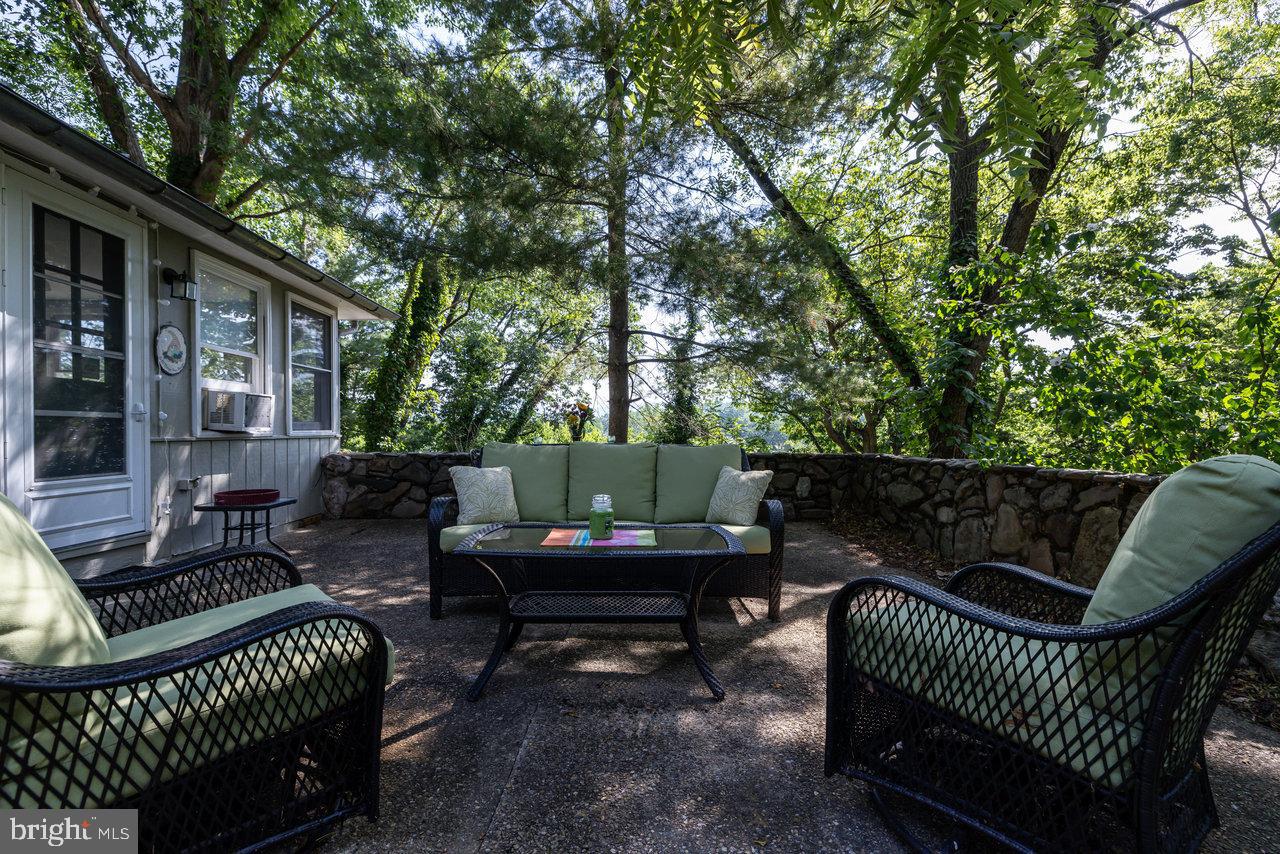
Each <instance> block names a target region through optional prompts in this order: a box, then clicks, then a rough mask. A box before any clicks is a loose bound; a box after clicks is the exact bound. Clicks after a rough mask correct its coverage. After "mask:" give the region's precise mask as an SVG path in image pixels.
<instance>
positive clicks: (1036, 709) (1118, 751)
mask: <svg viewBox="0 0 1280 854" xmlns="http://www.w3.org/2000/svg"><path fill="white" fill-rule="evenodd" d="M1078 654H1079V647H1078V646H1077V645H1074V644H1062V643H1055V642H1052V641H1037V640H1021V639H1019V638H1016V637H1013V636H1011V635H1008V634H1005V633H1003V632H1000V631H997V630H996V629H992V628H988V627H986V626H982V625H981V624H978V623H971V622H969V621H967V620H965V619H964V618H962V617H959V616H957V615H955V614H952V613H950V612H948V611H946V610H944V609H942V608H938V607H937V606H935V605H932V604H929V603H927V602H921V601H919V600H912V601H910V602H909V603H908V604H905V605H893V606H889V607H885V608H877V609H871V610H866V611H857V612H854V613H853V614H851V615H850V618H849V647H848V656H849V661H850V662H851V663H852V664H853V666H855V667H856V668H858V669H859V670H861V671H863V672H865V673H869V674H871V675H872V676H874V677H876V678H878V679H879V680H881V681H882V682H884V683H886V684H888V685H890V686H892V687H893V688H895V689H897V690H898V691H901V692H903V693H904V694H907V695H909V696H912V697H915V698H918V699H920V700H923V701H925V702H927V703H929V704H931V705H933V706H934V707H936V708H939V709H942V710H945V711H947V712H950V713H951V714H952V715H955V716H957V717H960V718H963V719H965V720H967V721H969V722H970V723H972V724H975V725H977V726H979V727H981V728H982V729H984V730H986V731H987V732H989V733H992V734H993V735H996V736H999V737H1002V738H1007V739H1009V740H1011V741H1013V742H1015V743H1018V744H1021V745H1023V746H1024V747H1027V748H1029V749H1031V750H1034V751H1035V752H1037V753H1039V754H1040V755H1042V756H1044V757H1046V758H1049V759H1053V760H1055V761H1057V762H1060V763H1062V764H1063V765H1066V766H1068V767H1070V768H1072V769H1073V770H1075V771H1077V772H1079V773H1081V774H1084V775H1086V776H1087V777H1089V778H1090V779H1092V780H1094V781H1096V782H1098V783H1102V784H1104V785H1107V786H1112V787H1119V786H1122V785H1124V784H1126V783H1127V782H1128V781H1129V780H1130V779H1131V778H1132V776H1133V774H1134V771H1135V764H1134V762H1135V755H1136V752H1137V749H1138V745H1139V743H1140V742H1141V740H1142V727H1141V725H1139V724H1133V725H1129V724H1126V723H1125V722H1124V721H1122V720H1121V719H1119V718H1117V717H1115V716H1113V715H1110V714H1108V713H1107V712H1105V711H1103V710H1100V709H1098V708H1095V707H1094V706H1093V705H1091V704H1090V703H1088V702H1085V701H1084V700H1082V699H1080V691H1079V688H1080V686H1079V684H1078V681H1077V680H1078V672H1079V671H1078V668H1077V667H1076V660H1077V656H1078Z"/></svg>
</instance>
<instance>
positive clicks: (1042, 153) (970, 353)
mask: <svg viewBox="0 0 1280 854" xmlns="http://www.w3.org/2000/svg"><path fill="white" fill-rule="evenodd" d="M1073 133H1074V129H1073V128H1061V127H1059V128H1051V129H1045V130H1043V131H1041V132H1040V140H1041V142H1040V145H1038V146H1037V148H1036V157H1037V160H1038V165H1037V166H1036V167H1035V168H1034V169H1032V170H1031V174H1030V176H1029V178H1028V180H1029V183H1030V187H1029V190H1028V195H1027V196H1025V197H1019V198H1016V199H1014V200H1013V203H1012V204H1011V205H1010V206H1009V212H1008V214H1007V215H1006V217H1005V221H1004V227H1003V229H1002V231H1001V235H1000V249H1002V250H1003V251H1004V252H1007V253H1010V254H1013V255H1021V254H1022V253H1023V252H1025V251H1026V248H1027V241H1028V239H1029V238H1030V236H1031V227H1032V226H1033V225H1034V224H1035V220H1036V215H1037V214H1038V213H1039V211H1040V205H1041V203H1042V202H1043V200H1044V196H1045V193H1047V192H1048V190H1049V185H1050V183H1051V182H1052V180H1053V176H1054V174H1055V173H1056V172H1057V169H1058V166H1059V164H1060V163H1061V161H1062V155H1063V153H1064V152H1065V151H1066V148H1067V145H1068V144H1069V143H1070V141H1071V137H1072V135H1073ZM985 151H986V146H985V143H984V144H982V147H981V149H980V150H978V151H977V152H976V154H975V153H974V152H972V151H970V147H969V146H962V147H959V148H957V149H956V151H955V152H954V153H953V154H951V155H950V156H949V157H948V177H949V179H950V184H951V240H950V243H949V252H948V267H951V268H954V267H957V266H962V265H964V264H968V263H972V262H973V261H976V260H978V257H979V251H978V227H977V223H978V167H979V165H980V160H981V157H982V155H983V154H984V153H985ZM1007 272H1008V274H1009V275H1012V273H1013V271H1012V270H1010V271H1007ZM1007 278H1008V276H1007V275H1000V276H994V275H988V276H987V277H986V283H985V284H984V285H983V287H982V289H981V291H980V292H979V293H977V294H973V293H971V292H969V288H968V287H967V286H966V285H964V284H963V282H964V279H963V277H962V276H956V277H954V278H952V279H951V282H952V285H953V288H952V298H953V299H956V300H957V301H958V303H959V304H960V306H961V308H960V310H959V313H958V315H957V317H956V320H955V326H954V327H953V330H952V333H951V336H950V338H949V346H950V347H951V348H952V350H953V356H952V360H951V362H950V364H949V366H948V369H947V371H946V373H945V380H944V385H943V389H942V397H941V399H940V401H939V405H938V411H937V416H936V418H935V420H934V423H933V424H932V426H931V428H930V431H929V437H930V450H929V453H930V455H931V456H935V457H942V458H949V457H959V456H963V455H964V453H965V451H966V449H967V446H968V443H969V439H970V437H971V435H972V432H973V418H974V412H975V409H974V405H973V404H974V402H975V401H976V400H977V398H978V393H977V388H978V381H979V379H980V377H981V374H982V369H983V367H984V365H986V361H987V353H988V352H989V351H990V349H991V341H992V329H991V326H990V324H989V323H988V322H986V321H988V320H989V317H990V314H991V312H992V311H994V310H995V309H996V308H997V307H998V306H999V305H1000V302H1001V300H1002V299H1003V292H1004V288H1003V284H1004V281H1005V280H1007Z"/></svg>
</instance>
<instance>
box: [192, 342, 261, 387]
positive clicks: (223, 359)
mask: <svg viewBox="0 0 1280 854" xmlns="http://www.w3.org/2000/svg"><path fill="white" fill-rule="evenodd" d="M200 376H202V377H204V378H205V379H207V380H222V381H223V382H229V383H246V384H249V383H252V382H253V359H250V358H249V357H248V356H233V355H232V354H230V353H223V352H220V351H218V350H210V349H209V348H208V347H202V348H200Z"/></svg>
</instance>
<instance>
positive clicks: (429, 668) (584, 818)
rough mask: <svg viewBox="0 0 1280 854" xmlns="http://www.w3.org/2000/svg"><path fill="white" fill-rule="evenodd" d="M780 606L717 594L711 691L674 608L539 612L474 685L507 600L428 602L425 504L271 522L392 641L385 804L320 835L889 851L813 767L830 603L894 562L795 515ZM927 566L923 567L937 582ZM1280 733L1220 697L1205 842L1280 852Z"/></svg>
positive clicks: (568, 847)
mask: <svg viewBox="0 0 1280 854" xmlns="http://www.w3.org/2000/svg"><path fill="white" fill-rule="evenodd" d="M787 533H788V536H787V563H786V573H785V579H786V585H785V588H784V591H783V612H782V613H783V619H782V622H781V623H776V624H775V623H770V622H769V621H768V620H767V619H765V616H764V611H765V608H764V603H763V602H755V601H750V602H748V603H747V604H746V605H744V604H742V603H741V602H737V601H734V602H726V601H724V600H709V601H708V602H707V603H705V605H704V608H703V613H702V619H701V629H702V636H703V642H704V645H705V647H706V650H707V654H708V657H709V658H710V659H711V661H712V664H713V666H714V667H715V669H716V673H717V675H718V676H719V677H720V679H721V681H722V682H723V683H724V684H725V687H726V690H727V691H728V696H727V697H726V698H725V700H724V702H723V703H714V702H712V701H711V699H710V695H709V693H708V692H707V690H706V687H705V686H704V684H703V683H702V680H701V679H700V678H699V677H698V674H697V671H696V670H695V669H694V667H693V664H692V661H691V660H690V658H689V655H688V652H687V649H686V647H685V645H684V643H683V641H682V640H681V638H680V636H679V632H678V630H677V629H676V628H675V627H674V626H529V627H527V628H526V629H525V632H524V635H523V636H522V638H521V640H520V643H519V645H518V646H517V647H516V648H515V650H513V652H512V653H511V654H510V655H509V657H508V658H507V659H506V660H505V661H504V662H503V664H502V666H501V668H500V669H499V670H498V672H497V674H496V675H495V676H494V677H493V680H492V681H491V682H490V683H489V688H488V691H487V693H486V695H485V697H484V698H483V699H482V700H481V701H480V702H478V703H468V702H467V701H466V700H465V699H464V698H463V692H464V691H465V689H466V688H467V686H468V685H469V684H470V681H471V679H472V677H473V676H474V675H475V674H476V672H477V671H478V670H479V669H480V667H481V666H482V665H483V663H484V661H485V659H486V657H487V656H488V654H489V650H490V647H491V645H492V643H493V632H494V627H495V613H496V612H495V608H494V606H493V604H492V603H489V602H486V601H484V600H470V599H446V600H445V616H444V619H442V620H439V621H434V622H433V621H431V620H429V619H428V617H427V589H426V524H425V522H423V521H420V520H418V521H405V522H393V521H336V522H335V521H329V522H324V523H322V524H319V525H316V526H314V527H310V528H305V529H301V530H298V531H295V532H292V533H290V534H288V535H285V536H281V537H279V538H278V539H279V540H280V543H281V544H282V545H284V546H286V547H287V548H289V549H291V550H292V551H293V552H294V555H295V558H296V559H297V561H298V564H299V567H300V568H301V570H302V573H303V576H304V578H305V579H306V580H307V581H310V582H314V583H316V584H318V585H319V586H320V587H321V588H323V589H324V590H325V591H326V592H327V593H329V595H331V596H333V597H334V598H335V599H337V600H339V601H341V602H344V603H347V604H350V605H354V606H356V607H358V608H360V609H361V610H363V611H365V612H366V613H367V614H369V615H370V616H371V617H373V618H374V619H375V620H377V621H378V623H379V624H380V625H381V626H382V627H383V629H384V630H385V631H386V633H387V635H388V636H389V637H391V638H392V640H393V641H394V642H395V645H396V649H397V658H398V663H397V667H396V677H395V681H394V682H393V683H392V684H391V685H390V686H389V687H388V689H387V704H386V716H385V721H384V724H383V751H382V763H383V764H382V801H381V803H382V816H381V818H380V820H379V821H378V822H377V823H376V824H370V823H368V822H366V821H364V820H362V819H356V820H353V821H351V822H349V823H348V824H347V825H345V826H344V827H343V828H341V829H340V830H339V832H338V833H337V834H335V835H334V836H332V837H330V838H329V839H328V840H327V841H326V842H325V843H324V845H323V848H322V850H325V851H558V852H559V851H620V852H621V851H627V852H630V851H662V852H668V851H698V852H704V851H761V850H766V851H774V850H778V851H897V850H900V846H899V845H898V844H897V842H896V841H895V839H894V838H893V837H892V836H890V835H889V834H888V833H887V832H886V831H885V830H884V829H883V828H882V826H881V824H880V822H879V820H878V819H877V818H876V816H875V815H874V813H873V812H872V811H871V809H870V807H869V806H868V805H867V803H866V800H865V798H864V796H863V791H862V788H861V786H860V785H857V784H854V783H852V782H850V781H848V780H845V779H843V778H833V779H827V778H825V777H823V776H822V737H823V700H824V691H825V688H824V667H825V663H824V662H825V651H824V645H823V644H824V636H825V627H824V617H825V613H826V606H827V603H828V602H829V601H830V599H831V596H832V595H833V594H834V593H835V591H836V590H837V589H838V588H839V587H840V585H841V584H842V583H844V582H845V581H846V580H848V579H850V578H853V577H855V576H860V575H868V574H884V573H890V572H897V571H898V570H896V569H895V568H894V567H893V566H892V565H890V564H885V563H882V562H881V560H880V558H879V557H878V556H877V555H876V554H875V553H873V552H871V551H869V550H868V549H866V548H862V547H860V546H858V545H857V544H855V543H852V542H849V541H848V540H846V539H844V538H842V537H840V536H838V535H837V534H835V533H833V532H832V531H831V530H830V529H828V528H827V527H826V526H823V525H818V524H795V525H790V526H789V527H788V531H787ZM930 580H931V579H930ZM1278 747H1280V734H1277V733H1276V732H1274V731H1272V730H1270V729H1266V728H1263V727H1259V726H1256V725H1254V724H1252V723H1250V722H1248V721H1246V720H1244V719H1243V718H1241V717H1239V716H1238V715H1236V714H1234V713H1232V712H1231V711H1229V710H1226V709H1219V711H1218V713H1217V715H1216V716H1215V718H1214V722H1213V729H1212V731H1211V734H1210V738H1209V741H1208V745H1207V756H1208V760H1209V764H1210V767H1211V768H1212V772H1213V780H1214V784H1215V792H1216V795H1217V800H1218V805H1219V809H1220V812H1221V813H1222V819H1223V827H1222V829H1221V830H1218V831H1215V832H1214V833H1213V834H1212V835H1211V836H1210V838H1209V841H1208V844H1207V846H1206V847H1207V850H1211V851H1268V850H1270V851H1276V850H1280V827H1278V826H1277V819H1278V818H1280V804H1278V801H1277V797H1276V792H1277V791H1280V752H1278V751H1277V748H1278Z"/></svg>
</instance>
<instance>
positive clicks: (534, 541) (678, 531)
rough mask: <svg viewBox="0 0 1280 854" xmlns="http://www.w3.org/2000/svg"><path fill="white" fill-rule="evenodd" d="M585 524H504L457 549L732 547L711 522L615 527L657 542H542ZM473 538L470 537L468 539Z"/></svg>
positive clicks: (627, 550) (607, 550)
mask: <svg viewBox="0 0 1280 854" xmlns="http://www.w3.org/2000/svg"><path fill="white" fill-rule="evenodd" d="M582 527H585V526H579V527H577V528H575V526H573V525H535V526H530V527H524V526H515V525H512V526H503V527H502V528H499V529H497V530H495V531H491V532H490V533H488V534H486V535H484V536H482V537H481V538H480V539H479V540H477V541H475V542H474V543H473V544H472V545H471V547H470V548H467V547H466V545H465V544H466V542H467V541H464V542H463V544H462V545H460V546H459V548H458V549H455V551H464V552H465V551H475V552H489V553H497V552H521V553H531V554H539V553H548V552H558V553H563V554H578V553H581V554H583V555H593V554H594V555H599V554H601V553H626V554H636V555H642V554H645V553H650V552H673V551H676V552H724V551H728V550H729V549H730V546H729V543H728V542H727V541H726V540H725V538H724V537H723V536H722V535H721V534H720V533H718V532H717V531H716V530H715V529H714V528H712V527H711V526H709V525H704V526H698V527H691V528H675V527H663V526H660V525H654V526H647V525H634V526H632V525H628V526H625V527H624V526H621V525H620V526H617V527H616V528H615V529H614V530H615V531H623V530H635V531H653V532H654V539H655V540H656V541H657V542H656V544H655V545H651V546H640V545H613V544H609V545H590V546H568V545H553V546H543V545H542V542H543V540H545V539H546V538H547V535H548V534H550V533H551V531H552V530H553V529H556V528H561V529H565V528H569V529H577V530H580V529H581V528H582ZM469 539H470V538H468V540H469Z"/></svg>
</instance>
